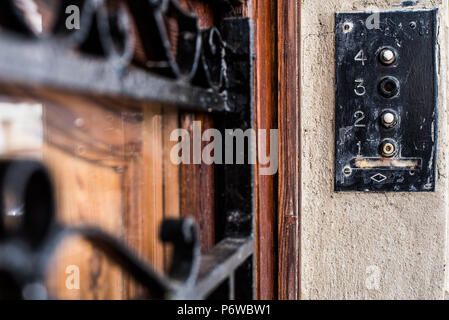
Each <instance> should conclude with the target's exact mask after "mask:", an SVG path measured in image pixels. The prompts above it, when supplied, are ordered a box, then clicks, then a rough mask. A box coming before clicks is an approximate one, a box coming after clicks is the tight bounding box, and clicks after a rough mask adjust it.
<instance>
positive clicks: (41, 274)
mask: <svg viewBox="0 0 449 320" xmlns="http://www.w3.org/2000/svg"><path fill="white" fill-rule="evenodd" d="M54 202H55V201H54V198H53V189H52V183H51V179H50V176H49V174H48V172H47V170H46V168H45V167H44V166H43V165H42V164H41V163H39V162H35V161H24V160H16V161H0V208H2V215H0V298H8V299H46V298H48V296H47V293H46V288H45V284H44V281H45V275H46V272H47V269H48V263H49V262H50V259H51V257H52V256H53V254H54V252H55V251H56V249H57V247H58V246H59V244H60V243H61V241H62V240H63V239H65V238H67V237H69V236H79V237H82V238H83V239H85V240H86V241H88V242H89V243H90V244H92V245H93V247H94V248H96V249H98V250H100V251H101V252H103V253H104V254H105V255H106V256H107V257H108V258H109V259H110V260H111V261H113V262H114V263H116V264H117V265H118V266H119V267H121V268H122V269H123V270H124V271H126V272H128V273H129V274H130V275H131V276H132V277H133V278H134V279H135V280H136V281H137V282H138V283H139V284H141V285H142V286H143V287H144V288H146V289H147V291H148V293H149V294H150V296H151V298H155V299H181V298H186V297H187V295H188V294H191V292H192V291H191V288H192V286H193V285H194V284H195V281H196V278H197V274H198V268H199V260H200V245H199V239H198V233H197V230H196V226H195V223H194V222H193V221H192V220H191V219H183V220H166V221H164V223H163V224H162V227H161V238H162V240H163V241H164V242H169V243H172V244H173V245H174V250H173V259H172V267H171V270H170V274H169V277H166V276H163V275H160V274H158V273H157V272H155V271H154V270H153V268H151V267H150V266H149V265H148V264H146V263H145V262H144V261H142V260H141V259H140V258H139V257H137V256H136V255H135V254H134V253H133V252H132V251H130V250H129V249H128V248H127V247H126V246H125V245H124V244H122V243H121V242H120V241H118V240H117V239H115V238H114V237H112V236H110V235H108V234H107V233H105V232H103V231H102V230H100V229H98V228H93V227H65V226H63V225H60V224H58V223H56V221H55V214H54Z"/></svg>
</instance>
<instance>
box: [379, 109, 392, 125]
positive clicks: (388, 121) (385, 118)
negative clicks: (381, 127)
mask: <svg viewBox="0 0 449 320" xmlns="http://www.w3.org/2000/svg"><path fill="white" fill-rule="evenodd" d="M394 120H395V116H394V114H393V113H391V112H386V113H384V115H383V117H382V121H383V123H384V124H386V125H391V124H393V123H394Z"/></svg>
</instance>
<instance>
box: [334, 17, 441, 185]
mask: <svg viewBox="0 0 449 320" xmlns="http://www.w3.org/2000/svg"><path fill="white" fill-rule="evenodd" d="M335 35H336V56H335V57H336V113H335V190H336V191H377V192H383V191H434V190H435V169H436V168H435V167H436V156H437V133H438V111H437V102H438V101H437V96H438V84H437V67H436V41H437V40H436V38H437V10H421V11H404V10H400V11H389V12H364V13H337V14H336V31H335Z"/></svg>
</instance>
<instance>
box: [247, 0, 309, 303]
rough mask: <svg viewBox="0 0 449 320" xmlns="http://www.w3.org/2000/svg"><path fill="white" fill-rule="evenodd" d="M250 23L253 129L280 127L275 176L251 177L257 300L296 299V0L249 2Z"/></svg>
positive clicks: (298, 141) (298, 204)
mask: <svg viewBox="0 0 449 320" xmlns="http://www.w3.org/2000/svg"><path fill="white" fill-rule="evenodd" d="M253 20H254V22H255V46H256V64H255V95H256V123H255V127H256V128H257V129H272V128H273V129H274V128H278V129H279V141H278V143H279V171H278V175H276V176H260V175H257V174H256V191H255V194H256V213H257V214H256V223H255V225H256V227H255V231H256V237H255V238H256V297H257V298H258V299H300V298H301V292H300V288H301V281H300V279H301V274H300V263H301V260H300V259H301V255H300V247H301V245H300V208H301V197H300V181H301V180H300V178H301V177H300V160H301V158H300V155H301V154H300V150H301V139H300V132H301V131H300V130H301V127H300V74H301V73H300V66H301V65H300V34H301V31H300V28H301V25H300V0H277V1H264V0H254V2H253ZM257 169H259V166H258V168H257Z"/></svg>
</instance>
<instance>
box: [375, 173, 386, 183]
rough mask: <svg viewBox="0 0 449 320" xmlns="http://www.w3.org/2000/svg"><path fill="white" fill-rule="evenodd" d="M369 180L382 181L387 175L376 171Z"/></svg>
mask: <svg viewBox="0 0 449 320" xmlns="http://www.w3.org/2000/svg"><path fill="white" fill-rule="evenodd" d="M371 180H373V181H375V182H377V183H380V182H382V181H385V180H387V177H386V176H384V175H383V174H381V173H377V174H375V175H374V176H372V177H371Z"/></svg>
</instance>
